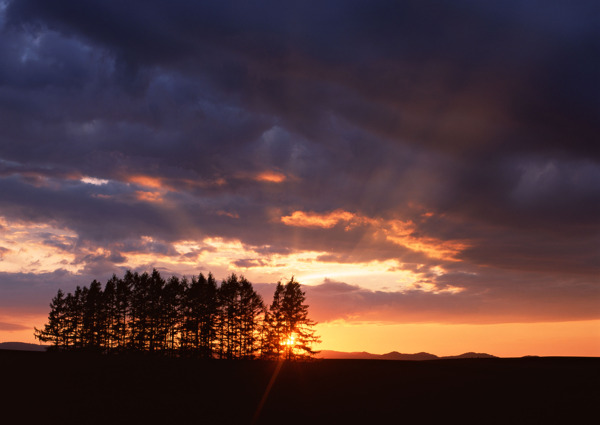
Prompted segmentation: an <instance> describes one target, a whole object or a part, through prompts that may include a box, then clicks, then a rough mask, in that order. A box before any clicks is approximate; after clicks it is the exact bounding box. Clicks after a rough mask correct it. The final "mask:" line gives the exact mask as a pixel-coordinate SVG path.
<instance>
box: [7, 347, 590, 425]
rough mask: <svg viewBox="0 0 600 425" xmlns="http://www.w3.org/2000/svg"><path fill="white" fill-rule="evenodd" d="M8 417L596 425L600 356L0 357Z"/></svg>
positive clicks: (66, 420)
mask: <svg viewBox="0 0 600 425" xmlns="http://www.w3.org/2000/svg"><path fill="white" fill-rule="evenodd" d="M0 364H1V365H2V384H1V385H2V389H3V392H2V394H3V395H2V405H3V412H2V413H3V417H6V418H11V417H19V418H23V419H26V422H28V423H35V422H41V421H43V422H44V423H46V424H53V423H56V424H58V423H60V424H71V423H73V424H107V423H110V424H137V423H141V424H146V423H148V424H149V423H165V424H167V423H169V424H187V423H199V424H217V423H218V424H252V423H255V424H286V425H287V424H303V425H306V424H338V423H339V424H356V423H364V424H367V423H419V424H461V425H463V424H503V425H504V424H566V423H574V424H575V423H589V420H590V418H593V417H596V415H597V406H598V401H599V400H600V386H598V382H600V358H574V357H564V358H560V357H527V358H513V359H502V358H468V359H438V360H436V361H382V360H351V359H347V360H318V359H317V360H312V361H304V362H298V361H287V360H285V361H284V360H280V361H274V360H257V359H255V360H243V359H240V360H213V359H195V358H187V357H185V358H183V357H165V356H160V355H153V354H149V353H127V354H117V355H112V356H106V355H101V354H95V353H85V352H71V351H63V352H60V351H59V352H52V351H49V352H45V353H42V352H33V351H12V350H0Z"/></svg>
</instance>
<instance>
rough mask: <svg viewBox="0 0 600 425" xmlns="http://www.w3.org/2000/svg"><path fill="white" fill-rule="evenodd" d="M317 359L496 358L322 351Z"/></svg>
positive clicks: (465, 355) (470, 355)
mask: <svg viewBox="0 0 600 425" xmlns="http://www.w3.org/2000/svg"><path fill="white" fill-rule="evenodd" d="M317 358H320V359H374V360H436V359H483V358H490V359H491V358H496V356H492V355H491V354H486V353H472V352H469V353H464V354H460V355H458V356H444V357H438V356H436V355H435V354H430V353H423V352H421V353H415V354H404V353H399V352H397V351H392V352H390V353H386V354H371V353H367V352H366V351H360V352H351V353H347V352H344V351H333V350H322V351H320V352H319V354H317Z"/></svg>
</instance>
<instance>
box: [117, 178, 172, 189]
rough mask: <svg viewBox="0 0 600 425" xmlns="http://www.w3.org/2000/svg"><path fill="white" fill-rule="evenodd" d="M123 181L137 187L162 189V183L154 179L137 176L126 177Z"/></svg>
mask: <svg viewBox="0 0 600 425" xmlns="http://www.w3.org/2000/svg"><path fill="white" fill-rule="evenodd" d="M125 180H126V181H127V182H129V183H135V184H137V185H140V186H145V187H151V188H153V189H162V188H163V184H162V181H161V180H160V179H158V178H156V177H150V176H143V175H137V176H128V177H127V178H126V179H125Z"/></svg>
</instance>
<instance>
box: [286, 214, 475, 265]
mask: <svg viewBox="0 0 600 425" xmlns="http://www.w3.org/2000/svg"><path fill="white" fill-rule="evenodd" d="M432 216H433V214H432V213H428V214H426V215H424V216H423V218H424V219H429V218H430V217H432ZM281 222H282V223H284V224H285V225H287V226H296V227H320V228H324V229H330V228H332V227H334V226H336V225H338V224H339V223H345V227H344V230H345V231H349V230H351V229H352V228H354V227H357V226H369V227H370V229H371V231H372V235H373V236H377V235H383V236H384V237H385V239H387V240H389V241H390V242H392V243H395V244H397V245H399V246H403V247H406V248H408V249H410V250H412V251H416V252H422V253H424V254H426V255H427V256H429V257H431V258H437V259H441V260H450V261H456V258H455V256H456V255H457V254H459V253H460V252H461V251H463V250H464V249H465V248H467V247H468V244H467V243H465V242H462V241H443V240H439V239H435V238H432V237H425V236H415V234H416V231H417V225H416V224H415V223H414V222H413V221H411V220H406V221H404V220H399V219H392V220H385V219H380V218H379V219H378V218H370V217H366V216H363V215H359V214H354V213H351V212H349V211H344V210H335V211H332V212H330V213H325V214H319V213H315V212H304V211H294V212H293V213H292V214H291V215H288V216H283V217H281Z"/></svg>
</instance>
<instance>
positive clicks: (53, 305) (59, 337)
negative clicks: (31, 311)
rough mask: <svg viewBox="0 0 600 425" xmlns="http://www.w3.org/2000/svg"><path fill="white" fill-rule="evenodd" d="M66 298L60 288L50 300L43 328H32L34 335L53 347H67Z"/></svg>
mask: <svg viewBox="0 0 600 425" xmlns="http://www.w3.org/2000/svg"><path fill="white" fill-rule="evenodd" d="M65 316H66V299H65V294H64V292H63V291H62V290H60V289H59V290H58V293H57V294H56V296H55V297H54V298H52V301H51V302H50V313H49V314H48V323H46V324H45V325H44V329H37V328H34V330H35V331H34V337H35V338H37V339H39V340H40V341H41V342H50V343H52V345H53V346H54V347H55V348H67V347H68V338H67V335H66V326H65Z"/></svg>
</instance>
